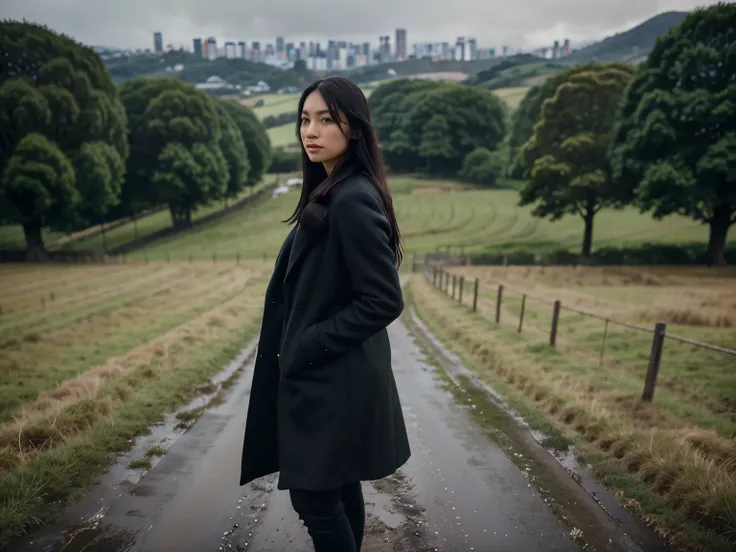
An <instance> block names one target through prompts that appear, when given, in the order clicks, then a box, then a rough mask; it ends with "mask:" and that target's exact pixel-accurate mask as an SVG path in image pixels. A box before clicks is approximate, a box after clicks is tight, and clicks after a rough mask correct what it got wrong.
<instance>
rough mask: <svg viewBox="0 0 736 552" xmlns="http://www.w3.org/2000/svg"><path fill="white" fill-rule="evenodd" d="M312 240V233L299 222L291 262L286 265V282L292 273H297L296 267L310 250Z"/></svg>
mask: <svg viewBox="0 0 736 552" xmlns="http://www.w3.org/2000/svg"><path fill="white" fill-rule="evenodd" d="M312 241H313V240H312V235H311V234H310V233H309V232H307V231H306V230H305V229H304V228H302V226H301V224H298V225H297V227H296V235H295V236H294V243H293V245H292V246H291V253H290V255H289V264H288V265H287V267H286V275H285V276H284V283H286V282H288V281H289V278H290V277H291V275H292V274H294V273H295V268H296V267H297V266H298V265H299V263H300V262H301V261H302V259H303V258H304V256H305V255H306V254H307V252H308V251H309V246H310V245H311V244H312Z"/></svg>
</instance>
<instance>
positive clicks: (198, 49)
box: [194, 38, 206, 58]
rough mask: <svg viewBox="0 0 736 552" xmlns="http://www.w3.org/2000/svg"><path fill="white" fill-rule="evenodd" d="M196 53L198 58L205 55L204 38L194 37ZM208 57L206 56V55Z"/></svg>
mask: <svg viewBox="0 0 736 552" xmlns="http://www.w3.org/2000/svg"><path fill="white" fill-rule="evenodd" d="M194 55H195V56H197V57H198V58H201V57H203V56H202V39H201V38H195V39H194ZM204 57H206V56H204Z"/></svg>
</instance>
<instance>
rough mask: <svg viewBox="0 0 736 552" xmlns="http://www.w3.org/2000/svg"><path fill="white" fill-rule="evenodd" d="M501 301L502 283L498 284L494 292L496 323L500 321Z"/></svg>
mask: <svg viewBox="0 0 736 552" xmlns="http://www.w3.org/2000/svg"><path fill="white" fill-rule="evenodd" d="M501 301H503V284H499V285H498V293H496V324H498V323H500V322H501Z"/></svg>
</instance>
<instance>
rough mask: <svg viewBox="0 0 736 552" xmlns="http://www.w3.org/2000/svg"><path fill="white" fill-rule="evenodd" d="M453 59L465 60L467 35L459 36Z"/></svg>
mask: <svg viewBox="0 0 736 552" xmlns="http://www.w3.org/2000/svg"><path fill="white" fill-rule="evenodd" d="M453 59H455V60H456V61H463V60H464V59H465V37H463V36H460V37H458V39H457V41H456V42H455V56H454V58H453Z"/></svg>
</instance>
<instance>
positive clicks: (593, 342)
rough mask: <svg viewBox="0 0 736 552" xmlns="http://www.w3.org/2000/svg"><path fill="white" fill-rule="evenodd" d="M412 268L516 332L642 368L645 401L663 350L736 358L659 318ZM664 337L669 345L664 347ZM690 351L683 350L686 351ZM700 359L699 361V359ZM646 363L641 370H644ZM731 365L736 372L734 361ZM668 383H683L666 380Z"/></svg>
mask: <svg viewBox="0 0 736 552" xmlns="http://www.w3.org/2000/svg"><path fill="white" fill-rule="evenodd" d="M412 268H413V270H414V271H415V272H417V271H419V270H422V271H423V274H424V277H425V278H426V279H427V280H428V281H429V282H430V283H431V284H432V285H433V286H434V287H435V288H437V289H439V290H441V291H442V292H444V293H445V294H446V295H447V296H448V297H450V298H451V299H453V300H455V301H457V302H458V303H460V304H463V305H465V306H467V307H468V308H469V309H470V310H472V311H475V312H478V313H479V314H481V315H482V316H484V317H485V318H487V319H489V320H492V321H494V322H495V323H496V324H499V325H506V326H511V327H512V328H514V329H515V330H516V332H518V333H522V332H525V333H532V334H536V335H537V336H538V337H539V338H540V340H544V341H546V342H547V343H548V344H549V345H550V346H552V347H555V348H557V349H562V350H565V352H569V353H571V354H577V355H582V356H585V357H586V358H587V359H590V358H591V357H592V358H595V359H596V360H597V362H598V366H599V368H602V367H604V366H617V367H623V368H628V369H630V370H634V371H636V372H637V373H642V372H643V373H644V382H643V391H642V399H643V400H644V401H652V400H653V398H654V391H655V388H656V386H657V377H658V375H659V369H660V365H661V364H662V357H663V354H664V353H665V352H667V351H670V352H671V353H672V354H676V355H678V356H679V357H680V360H682V355H683V354H684V353H685V352H686V351H684V350H683V349H680V348H679V347H678V345H679V346H688V347H689V348H690V349H695V350H701V351H708V352H711V353H717V354H718V355H727V356H728V357H729V358H730V357H733V360H734V362H736V350H733V349H728V348H726V347H721V346H718V345H712V344H710V343H704V342H702V341H697V340H694V339H689V338H686V337H681V336H679V335H674V334H670V333H668V332H667V324H665V323H664V322H657V323H656V324H654V327H646V326H642V325H639V324H633V323H630V322H624V321H621V320H616V319H613V318H611V317H609V316H604V315H601V314H598V313H595V312H590V311H588V310H584V309H580V308H578V307H575V306H572V305H569V304H565V303H563V302H562V301H561V300H560V299H555V300H550V299H546V298H543V297H537V296H534V295H532V294H529V293H528V292H526V291H524V290H519V289H515V288H513V287H509V286H507V285H505V284H495V285H494V287H493V288H492V289H491V290H489V289H483V290H481V289H480V288H481V282H480V280H479V279H478V278H465V277H464V276H461V275H458V274H455V273H453V272H451V271H449V270H447V269H445V268H444V267H443V266H438V265H432V264H430V263H427V262H424V263H418V262H417V261H416V260H415V261H414V263H413V265H412ZM484 287H485V284H484ZM591 320H594V321H597V322H598V323H599V324H600V326H598V327H596V326H595V325H593V324H591ZM665 341H669V342H671V343H672V345H668V346H667V347H666V348H665ZM675 343H676V344H677V345H675ZM691 352H692V351H687V353H688V354H691ZM699 362H700V363H701V364H702V362H703V359H701V360H700V361H699ZM693 364H695V361H693ZM644 366H646V371H645V372H644V371H643V370H642V368H643V367H644ZM733 368H734V369H735V370H736V363H735V364H733ZM667 385H668V386H673V385H683V383H682V382H678V381H668V382H667Z"/></svg>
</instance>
